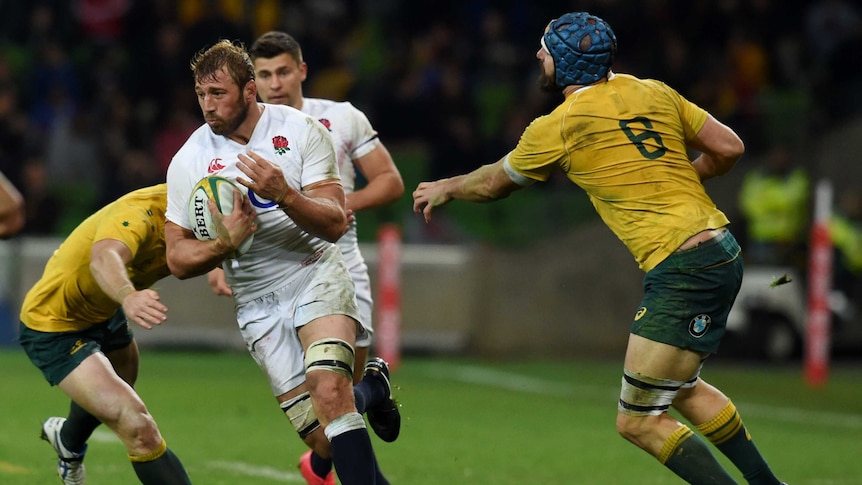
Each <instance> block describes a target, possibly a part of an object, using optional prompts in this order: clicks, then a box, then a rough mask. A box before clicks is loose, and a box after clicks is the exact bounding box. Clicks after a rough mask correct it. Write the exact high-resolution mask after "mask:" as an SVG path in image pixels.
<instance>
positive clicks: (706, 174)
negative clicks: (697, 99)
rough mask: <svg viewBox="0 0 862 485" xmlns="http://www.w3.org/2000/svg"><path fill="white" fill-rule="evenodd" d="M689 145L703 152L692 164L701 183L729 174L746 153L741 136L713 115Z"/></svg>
mask: <svg viewBox="0 0 862 485" xmlns="http://www.w3.org/2000/svg"><path fill="white" fill-rule="evenodd" d="M689 145H690V146H691V147H693V148H695V149H697V150H699V151H700V152H702V153H701V155H700V156H698V157H697V158H696V159H695V160H694V161H693V162H692V165H693V166H694V169H695V170H697V174H698V176H700V180H701V182H703V181H705V180H709V179H711V178H713V177H717V176H719V175H724V174H726V173H727V172H729V171H730V170H731V169H732V168H733V166H734V165H735V164H736V162H737V161H738V160H739V158H740V157H741V156H742V154H743V153H744V152H745V145H744V144H743V143H742V140H741V139H740V138H739V136H737V134H736V133H735V132H734V131H733V130H731V129H730V128H729V127H727V126H726V125H724V124H722V123H721V122H719V121H718V120H716V119H715V118H713V117H712V116H711V115H710V116H708V117H707V119H706V123H704V125H703V127H702V128H701V129H700V132H698V134H697V136H696V137H695V138H694V139H692V140H689Z"/></svg>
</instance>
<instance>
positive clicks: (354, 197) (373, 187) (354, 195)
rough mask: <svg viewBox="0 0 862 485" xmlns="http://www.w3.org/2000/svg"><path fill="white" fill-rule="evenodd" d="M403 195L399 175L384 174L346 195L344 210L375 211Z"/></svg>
mask: <svg viewBox="0 0 862 485" xmlns="http://www.w3.org/2000/svg"><path fill="white" fill-rule="evenodd" d="M402 195H404V181H403V180H402V179H401V175H399V174H398V173H397V172H396V173H385V174H381V175H379V176H378V177H376V178H374V180H371V181H369V182H368V185H366V186H365V187H363V188H361V189H360V190H357V191H356V192H351V193H349V194H347V205H346V208H347V209H350V210H352V211H354V212H359V211H363V210H366V209H376V208H378V207H383V206H386V205H388V204H391V203H393V202H395V201H396V200H398V199H399V198H400V197H401V196H402Z"/></svg>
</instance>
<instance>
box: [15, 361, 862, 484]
mask: <svg viewBox="0 0 862 485" xmlns="http://www.w3.org/2000/svg"><path fill="white" fill-rule="evenodd" d="M620 368H621V364H620V363H619V362H594V361H566V362H557V363H553V362H537V361H525V362H519V361H486V360H472V359H454V358H442V357H441V358H433V357H410V356H408V357H405V359H404V361H403V362H402V364H401V366H400V367H399V368H398V369H397V370H396V371H395V372H394V374H393V383H394V385H395V387H396V392H395V394H396V398H397V399H398V400H399V401H400V403H401V412H402V415H403V428H402V432H401V437H400V438H399V439H398V440H397V441H396V442H394V443H384V442H382V441H380V440H379V439H377V438H376V437H373V438H372V439H373V441H374V445H375V450H376V452H377V456H378V460H379V462H380V465H381V467H382V469H383V470H384V473H385V474H386V475H387V477H388V478H389V480H390V481H391V482H392V483H393V484H402V485H440V484H451V485H454V484H459V485H460V484H470V485H473V484H475V485H482V484H489V485H490V484H494V485H541V484H548V483H558V484H588V485H589V484H601V485H604V484H609V485H612V484H640V485H661V484H676V483H681V482H680V481H679V480H677V479H676V478H675V476H674V475H673V474H671V473H670V472H669V471H667V470H666V469H665V468H664V467H662V466H661V465H659V464H658V462H657V461H656V460H655V459H654V458H652V457H650V456H648V455H647V454H646V453H644V452H642V451H640V450H638V449H636V448H635V447H634V446H632V445H630V444H628V443H627V442H625V441H624V440H623V439H622V438H620V437H619V436H618V435H617V434H616V431H615V429H614V419H615V414H616V400H617V395H618V392H619V380H620ZM801 375H802V373H801V370H800V369H799V368H796V367H793V368H791V367H783V368H774V367H763V366H754V365H749V366H741V365H733V366H731V365H727V364H721V363H719V362H715V363H712V364H711V363H707V366H706V368H705V369H704V372H703V377H704V378H705V379H706V380H707V381H710V382H712V383H714V384H716V385H718V386H719V387H720V388H722V389H723V390H724V391H725V392H727V393H728V394H729V395H730V396H731V398H733V400H734V402H735V403H736V404H737V407H738V408H739V410H740V413H741V414H742V417H743V420H744V421H745V423H746V424H747V426H748V428H749V430H750V431H751V433H752V436H753V438H754V440H755V441H756V442H757V443H758V445H759V446H760V449H761V451H762V452H763V454H764V455H765V456H766V458H767V460H768V461H769V463H770V465H771V466H772V468H773V469H774V470H776V471H777V472H778V473H779V475H780V477H781V478H782V479H783V480H785V481H787V482H788V483H790V484H792V485H826V484H828V485H851V484H862V459H860V457H862V369H860V368H859V367H858V366H857V367H849V366H844V367H841V368H838V369H834V370H833V371H832V374H831V376H830V380H829V383H828V384H827V385H826V386H824V387H822V388H819V389H811V388H808V387H806V386H805V384H804V383H803V381H802V377H801ZM0 376H2V377H0V382H2V386H0V412H2V421H0V483H2V484H4V485H34V484H35V485H41V484H48V485H50V484H55V483H60V482H59V479H58V478H57V477H56V475H55V469H54V466H55V463H54V461H55V458H54V456H53V452H52V451H51V449H50V447H49V446H48V444H47V443H45V442H43V441H41V440H40V439H39V438H38V433H39V426H40V424H41V421H42V420H43V419H45V418H46V417H48V416H52V415H61V416H65V414H66V412H67V405H68V404H67V399H66V398H65V396H64V395H63V394H62V392H61V391H60V390H58V389H56V388H51V387H49V386H48V384H47V383H46V382H45V381H44V380H43V379H42V376H41V374H40V373H39V372H38V370H37V369H36V368H35V367H33V366H32V365H31V364H30V362H29V361H28V360H27V358H26V356H25V355H24V354H23V352H21V351H19V350H17V349H16V348H14V347H13V348H7V349H6V350H2V351H0ZM137 387H138V391H139V392H140V394H141V395H142V396H143V398H144V400H145V402H146V403H147V404H148V406H149V409H150V412H151V413H152V414H153V415H154V416H155V418H156V420H157V422H158V423H159V426H160V429H161V431H162V433H163V434H164V436H165V438H166V440H167V442H168V445H169V446H170V447H171V449H172V450H174V452H175V453H176V454H177V455H178V456H179V457H180V459H181V460H182V461H183V462H184V464H185V465H186V468H187V469H188V471H189V474H190V476H191V478H192V481H193V482H194V483H196V484H204V485H220V484H223V485H238V484H241V485H257V484H260V485H268V484H271V485H275V484H302V483H304V482H303V481H302V478H301V477H300V475H299V473H298V471H297V469H296V459H297V457H298V456H299V455H300V453H302V452H303V451H304V450H305V448H304V445H303V444H302V443H301V442H300V441H299V439H298V438H297V437H296V435H295V433H294V432H293V431H292V429H291V428H290V426H289V424H288V422H287V419H286V418H285V417H284V416H283V415H282V413H281V411H280V410H279V408H278V407H277V406H276V405H275V401H274V399H273V398H272V397H271V396H270V393H269V386H268V385H267V384H266V381H265V379H264V377H263V375H262V374H261V373H260V371H259V370H258V369H257V367H256V366H255V364H254V363H253V362H252V360H251V358H250V357H248V356H247V355H245V354H242V353H236V354H234V353H180V352H156V351H147V350H144V351H143V352H142V356H141V375H140V379H139V383H138V386H137ZM372 436H373V434H372ZM721 459H722V461H723V462H724V463H727V462H726V461H725V460H724V459H723V457H722V458H721ZM86 464H87V470H88V479H89V480H88V483H90V484H91V485H117V484H120V485H124V484H134V483H138V482H137V480H136V477H135V475H134V472H133V471H132V468H131V466H130V465H129V463H128V461H127V459H126V456H125V450H124V449H123V447H122V445H121V444H120V442H119V441H118V440H117V439H116V438H115V437H114V436H113V434H111V433H110V431H108V430H107V429H105V428H100V429H99V430H97V432H96V434H95V435H94V437H93V438H92V439H91V441H90V447H89V451H88V453H87V460H86ZM733 473H734V475H735V476H736V477H738V479H739V480H740V481H741V482H742V478H741V476H740V475H739V474H738V473H737V472H736V471H735V470H734V471H733ZM742 483H744V482H742Z"/></svg>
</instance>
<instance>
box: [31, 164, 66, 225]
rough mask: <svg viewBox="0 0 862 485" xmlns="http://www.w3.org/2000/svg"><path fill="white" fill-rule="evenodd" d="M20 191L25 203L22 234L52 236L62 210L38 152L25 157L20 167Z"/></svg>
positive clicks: (59, 200)
mask: <svg viewBox="0 0 862 485" xmlns="http://www.w3.org/2000/svg"><path fill="white" fill-rule="evenodd" d="M22 171H23V173H22V185H21V192H22V193H23V195H24V199H25V200H26V201H27V205H26V207H25V208H26V214H27V217H26V222H25V224H24V231H23V232H24V234H27V235H30V236H54V235H56V234H57V232H58V231H57V223H58V221H59V220H60V215H61V213H62V210H63V206H62V202H61V199H60V198H59V197H58V196H57V195H55V194H54V193H53V192H52V191H51V186H50V184H49V183H48V172H47V170H46V168H45V161H44V160H43V159H42V157H41V156H40V155H38V154H35V153H34V154H31V155H30V156H28V157H27V159H26V160H25V162H24V165H23V167H22Z"/></svg>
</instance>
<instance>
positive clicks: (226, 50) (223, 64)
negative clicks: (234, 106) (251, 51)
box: [189, 39, 254, 88]
mask: <svg viewBox="0 0 862 485" xmlns="http://www.w3.org/2000/svg"><path fill="white" fill-rule="evenodd" d="M189 67H191V70H192V73H194V79H195V82H201V81H207V80H215V78H216V74H217V73H218V72H219V71H220V70H221V69H222V68H225V69H226V70H227V72H228V74H229V75H230V77H231V79H233V81H234V82H235V83H236V84H237V86H239V87H240V88H242V87H244V86H245V85H246V84H248V82H249V81H251V80H253V79H254V64H253V63H252V62H251V57H249V55H248V52H246V50H245V46H244V45H243V44H242V43H241V42H236V43H234V42H231V41H229V40H226V39H222V40H220V41H218V42H217V43H216V44H214V45H213V46H212V47H210V48H208V49H206V50H202V51H200V52H198V53H197V54H196V55H195V57H194V58H193V59H192V61H191V63H190V64H189Z"/></svg>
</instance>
